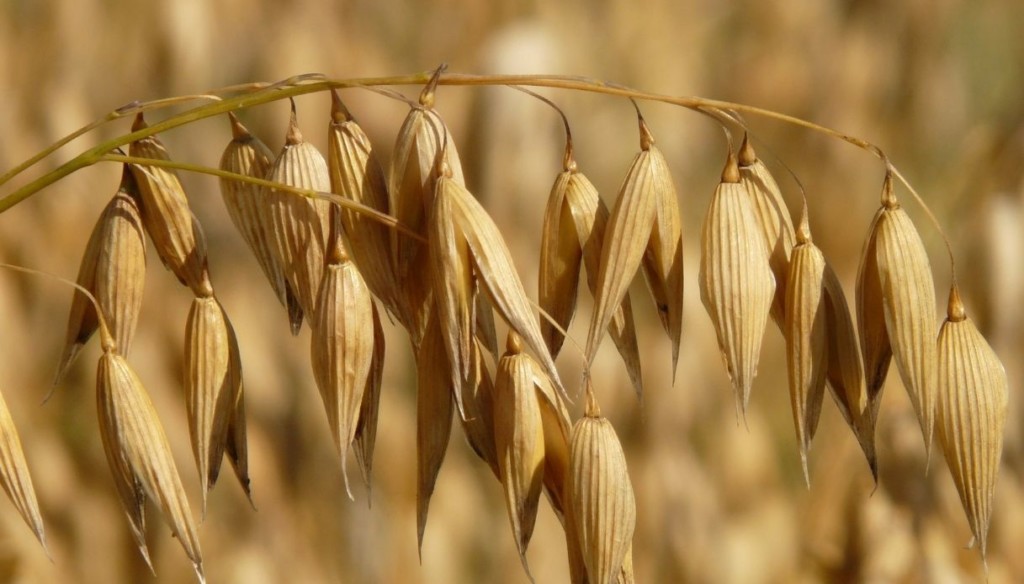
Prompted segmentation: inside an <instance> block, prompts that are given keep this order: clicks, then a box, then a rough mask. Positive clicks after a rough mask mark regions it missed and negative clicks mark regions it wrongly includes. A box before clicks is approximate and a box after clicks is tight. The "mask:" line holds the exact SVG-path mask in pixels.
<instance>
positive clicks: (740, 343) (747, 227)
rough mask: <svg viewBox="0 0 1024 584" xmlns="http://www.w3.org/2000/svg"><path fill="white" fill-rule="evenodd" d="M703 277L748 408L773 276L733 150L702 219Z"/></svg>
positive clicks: (739, 403)
mask: <svg viewBox="0 0 1024 584" xmlns="http://www.w3.org/2000/svg"><path fill="white" fill-rule="evenodd" d="M699 282H700V292H701V300H702V301H703V303H704V307H705V308H706V309H707V311H708V314H709V315H710V316H711V322H712V324H713V325H714V327H715V333H716V335H717V337H718V346H719V348H720V349H721V352H722V358H723V360H724V361H725V365H726V369H727V370H728V373H729V378H730V379H731V380H732V386H733V390H734V392H735V394H736V408H737V410H739V409H740V408H742V409H743V411H746V407H747V402H748V401H749V399H750V388H751V385H752V383H753V381H754V376H755V375H756V374H757V363H758V359H759V358H760V353H761V340H762V338H763V337H764V329H765V325H766V324H767V321H768V313H769V312H770V310H771V306H772V300H773V298H774V294H775V277H774V276H773V275H772V271H771V266H770V265H769V263H768V250H767V249H766V248H765V246H764V239H763V236H762V235H761V229H760V227H759V226H758V223H757V219H756V217H755V215H754V210H753V205H752V203H751V201H750V197H749V196H748V195H747V192H746V190H745V189H744V188H743V185H742V184H741V183H740V177H739V169H738V168H737V164H736V158H735V157H734V156H733V154H732V153H730V154H729V159H728V161H727V162H726V166H725V170H724V171H723V173H722V182H720V183H719V184H718V188H716V189H715V194H714V197H713V198H712V200H711V205H710V207H709V208H708V212H707V215H706V216H705V218H704V224H703V228H702V231H701V256H700V275H699Z"/></svg>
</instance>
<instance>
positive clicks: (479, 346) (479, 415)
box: [459, 339, 501, 481]
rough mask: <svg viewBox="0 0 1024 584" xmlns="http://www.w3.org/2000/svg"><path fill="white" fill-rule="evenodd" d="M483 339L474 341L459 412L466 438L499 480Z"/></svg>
mask: <svg viewBox="0 0 1024 584" xmlns="http://www.w3.org/2000/svg"><path fill="white" fill-rule="evenodd" d="M485 350H486V349H484V348H483V343H482V342H481V341H480V340H479V339H477V340H476V342H475V343H474V344H473V354H472V359H473V366H472V367H473V368H472V370H471V372H470V378H469V380H468V381H469V383H463V384H462V389H461V394H462V396H461V398H460V399H461V402H462V408H463V415H462V416H459V421H460V422H461V423H462V430H463V432H464V433H465V434H466V441H467V442H468V443H469V446H470V448H472V449H473V452H475V453H476V455H477V456H479V457H480V460H483V461H484V462H485V463H487V466H488V467H490V469H491V471H492V472H493V473H494V476H495V478H497V479H498V480H499V481H500V480H501V471H500V470H499V469H498V454H497V447H496V446H495V439H494V382H493V381H492V380H491V374H490V372H489V371H488V370H487V365H486V364H485V363H484V351H485Z"/></svg>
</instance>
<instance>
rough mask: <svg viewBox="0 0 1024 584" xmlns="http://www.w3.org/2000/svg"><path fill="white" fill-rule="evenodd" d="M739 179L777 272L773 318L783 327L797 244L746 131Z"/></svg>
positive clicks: (781, 201) (783, 205)
mask: <svg viewBox="0 0 1024 584" xmlns="http://www.w3.org/2000/svg"><path fill="white" fill-rule="evenodd" d="M739 169H740V183H742V184H743V188H745V189H746V190H747V195H748V196H749V197H750V200H751V202H752V203H753V208H754V217H755V218H756V219H757V224H758V226H760V228H761V235H762V236H763V237H764V244H765V249H767V250H768V263H769V264H770V265H771V268H772V274H773V275H774V276H775V298H774V299H773V300H772V312H771V316H772V320H774V321H775V322H776V324H778V325H779V326H780V327H781V326H783V323H784V322H785V311H786V284H787V274H788V272H789V258H790V254H791V253H792V251H793V246H794V245H795V241H796V238H795V235H794V230H793V220H792V218H791V217H790V214H789V208H788V207H787V206H786V201H785V200H784V199H783V198H782V190H781V189H779V185H778V183H776V182H775V179H774V178H773V177H772V175H771V173H770V172H769V171H768V167H767V166H765V164H764V162H762V161H761V160H760V159H758V157H757V153H756V152H754V146H753V144H751V143H750V136H749V135H747V134H744V135H743V145H742V146H740V152H739Z"/></svg>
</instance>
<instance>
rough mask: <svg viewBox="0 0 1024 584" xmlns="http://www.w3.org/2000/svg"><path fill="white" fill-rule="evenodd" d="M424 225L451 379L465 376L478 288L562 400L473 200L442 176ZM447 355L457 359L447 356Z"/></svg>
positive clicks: (506, 258)
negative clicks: (533, 358) (552, 384)
mask: <svg viewBox="0 0 1024 584" xmlns="http://www.w3.org/2000/svg"><path fill="white" fill-rule="evenodd" d="M429 220H430V223H431V225H430V229H429V233H430V236H429V239H430V250H431V254H430V255H431V269H432V271H433V274H432V276H433V281H434V295H435V298H436V300H437V306H438V314H439V315H440V316H441V320H442V324H441V327H442V329H443V330H444V337H445V339H446V343H445V346H446V348H447V350H448V351H449V357H450V358H451V360H452V367H453V372H452V374H453V376H454V375H456V374H462V375H463V376H465V374H466V372H467V371H468V367H467V362H468V361H467V359H466V357H465V356H466V355H468V353H467V351H468V349H469V345H470V341H471V340H472V338H473V336H475V334H473V325H472V322H473V318H472V317H471V316H472V315H471V313H472V309H471V304H472V301H471V299H472V294H473V292H472V291H473V287H474V285H479V286H481V288H482V289H483V290H484V291H485V292H486V294H487V297H488V299H489V300H490V303H491V305H493V306H494V308H495V309H496V310H497V311H498V314H500V315H501V317H502V318H503V319H504V320H505V322H506V323H507V324H508V325H509V327H510V328H511V329H512V330H514V331H515V332H516V333H517V334H518V335H519V336H520V337H522V339H523V343H524V344H525V346H526V347H527V348H529V349H530V350H531V351H533V353H534V355H536V357H537V359H538V361H539V362H540V364H541V365H542V366H543V368H544V372H545V373H546V374H547V375H548V377H550V378H551V380H552V381H553V382H554V384H555V386H556V387H557V388H558V390H559V392H560V393H561V394H562V395H563V396H564V395H565V389H564V386H563V385H562V382H561V379H560V378H559V376H558V370H557V369H556V368H555V362H554V359H552V358H551V354H550V353H549V352H548V350H547V346H546V345H545V344H544V340H543V338H542V337H541V333H540V326H539V324H538V323H537V320H536V317H535V316H534V314H533V309H532V307H531V305H530V301H529V299H528V298H527V296H526V290H525V289H524V288H523V283H522V280H521V279H520V278H519V273H518V272H517V271H516V269H515V265H514V264H513V262H512V254H511V252H509V249H508V246H507V245H506V244H505V240H504V238H503V237H502V235H501V232H500V231H499V230H498V227H497V226H496V225H495V224H494V220H493V219H491V217H490V216H489V215H488V214H487V212H486V211H484V209H483V207H481V206H480V203H479V202H477V200H476V199H475V198H473V195H472V194H470V192H469V191H467V190H466V188H465V187H463V186H462V185H460V184H459V183H458V182H457V181H455V180H454V179H453V178H452V177H451V176H449V175H448V174H447V173H446V174H444V175H442V176H441V177H440V178H439V179H438V180H437V188H436V192H435V194H434V200H433V205H432V207H431V214H430V218H429ZM442 294H444V297H442ZM467 323H468V324H467ZM452 351H458V352H461V354H456V355H453V354H451V352H452Z"/></svg>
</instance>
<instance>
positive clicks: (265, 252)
mask: <svg viewBox="0 0 1024 584" xmlns="http://www.w3.org/2000/svg"><path fill="white" fill-rule="evenodd" d="M228 117H229V119H230V120H231V133H232V140H231V142H230V143H228V145H227V147H226V148H225V149H224V153H223V154H222V155H221V159H220V168H221V170H226V171H229V172H233V173H235V174H241V175H244V176H251V177H254V178H266V177H267V173H268V172H270V167H271V163H272V161H273V153H272V152H271V151H270V149H269V148H267V146H266V145H265V144H264V143H263V142H262V141H261V140H260V139H259V138H257V137H255V136H253V135H252V134H250V133H249V130H247V129H246V128H245V126H243V125H242V124H241V122H239V121H238V118H237V117H235V114H234V113H231V112H229V113H228ZM220 192H221V195H222V196H223V198H224V206H225V207H226V208H227V210H228V216H229V217H231V221H232V223H234V224H235V228H236V229H238V231H239V233H241V234H242V239H244V240H245V243H246V244H247V245H248V246H249V249H250V250H252V252H253V255H255V256H256V261H257V262H258V263H259V264H260V268H262V270H263V273H264V274H265V275H266V276H267V280H269V281H270V285H271V286H272V287H273V289H274V293H275V294H276V295H277V298H278V300H280V301H281V304H282V305H283V306H285V307H286V308H287V309H288V314H289V315H290V316H291V317H293V322H292V325H293V329H294V330H293V332H298V328H299V326H300V325H301V324H302V307H300V306H299V304H298V302H299V301H298V299H297V298H296V297H295V291H294V290H292V289H291V287H290V286H289V284H288V282H287V281H286V280H285V277H284V271H283V269H282V267H281V264H280V263H279V262H278V261H277V257H276V256H275V255H274V251H273V236H272V235H271V234H270V233H268V231H267V229H268V226H267V224H265V223H264V222H263V220H262V219H261V217H262V215H263V211H262V210H261V208H262V207H263V206H264V205H266V204H267V201H266V199H265V198H264V196H263V195H264V191H263V189H262V188H261V187H259V186H257V185H253V184H250V183H246V182H241V181H234V180H230V179H225V178H222V179H220Z"/></svg>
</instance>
